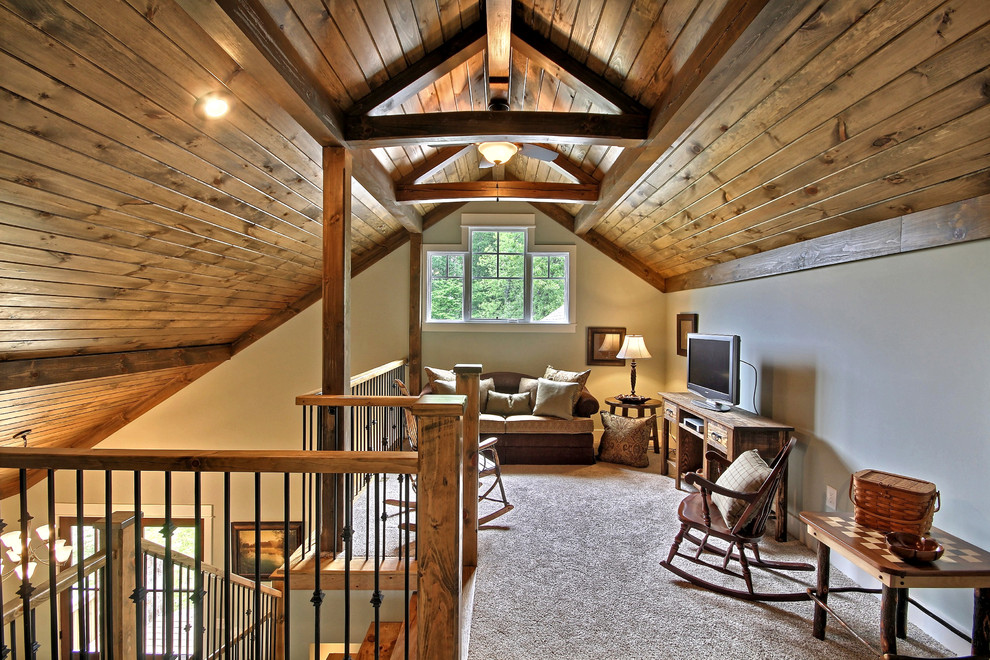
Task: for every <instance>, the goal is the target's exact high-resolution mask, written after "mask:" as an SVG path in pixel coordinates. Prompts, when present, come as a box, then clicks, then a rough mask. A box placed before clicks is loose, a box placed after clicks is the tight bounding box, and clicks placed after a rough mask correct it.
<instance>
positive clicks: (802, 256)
mask: <svg viewBox="0 0 990 660" xmlns="http://www.w3.org/2000/svg"><path fill="white" fill-rule="evenodd" d="M987 238H990V195H984V196H982V197H975V198H973V199H967V200H965V201H962V202H956V203H955V204H948V205H946V206H940V207H938V208H934V209H929V210H927V211H918V212H916V213H910V214H908V215H904V216H901V217H899V218H891V219H890V220H883V221H881V222H874V223H872V224H869V225H865V226H863V227H856V228H855V229H849V230H846V231H842V232H838V233H835V234H829V235H828V236H821V237H819V238H814V239H811V240H808V241H803V242H801V243H796V244H794V245H788V246H785V247H781V248H777V249H775V250H768V251H766V252H761V253H759V254H754V255H751V256H748V257H741V258H739V259H734V260H732V261H727V262H725V263H722V264H715V265H712V266H708V267H705V268H699V269H698V270H694V271H691V272H689V273H684V274H682V275H677V276H674V277H669V278H667V290H668V291H684V290H686V289H699V288H702V287H708V286H716V285H718V284H729V283H730V282H741V281H744V280H752V279H757V278H761V277H770V276H771V275H782V274H784V273H794V272H798V271H802V270H808V269H811V268H821V267H823V266H832V265H835V264H841V263H848V262H850V261H859V260H860V259H872V258H874V257H883V256H887V255H892V254H901V253H904V252H912V251H914V250H923V249H926V248H932V247H941V246H943V245H953V244H955V243H965V242H968V241H976V240H983V239H987Z"/></svg>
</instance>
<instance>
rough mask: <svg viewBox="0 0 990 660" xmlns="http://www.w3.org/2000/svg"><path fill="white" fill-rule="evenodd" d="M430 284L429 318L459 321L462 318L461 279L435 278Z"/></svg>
mask: <svg viewBox="0 0 990 660" xmlns="http://www.w3.org/2000/svg"><path fill="white" fill-rule="evenodd" d="M430 286H431V289H430V320H432V321H460V320H461V319H463V318H464V312H463V306H464V280H463V279H456V278H444V279H435V280H432V281H431V282H430Z"/></svg>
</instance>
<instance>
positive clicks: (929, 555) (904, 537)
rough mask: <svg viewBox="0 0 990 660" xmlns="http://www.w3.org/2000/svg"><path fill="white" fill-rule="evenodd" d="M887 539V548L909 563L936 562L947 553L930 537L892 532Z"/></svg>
mask: <svg viewBox="0 0 990 660" xmlns="http://www.w3.org/2000/svg"><path fill="white" fill-rule="evenodd" d="M886 539H887V547H888V548H890V549H891V551H893V553H894V554H895V555H898V556H899V557H903V558H904V559H906V560H908V561H916V562H930V561H935V560H936V559H938V558H939V557H941V556H942V553H943V552H945V549H944V548H943V547H942V545H941V544H940V543H939V542H938V541H936V540H935V539H933V538H931V537H929V536H918V535H917V534H912V533H910V532H890V533H889V534H887V536H886Z"/></svg>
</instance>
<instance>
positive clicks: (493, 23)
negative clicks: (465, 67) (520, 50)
mask: <svg viewBox="0 0 990 660" xmlns="http://www.w3.org/2000/svg"><path fill="white" fill-rule="evenodd" d="M485 21H486V23H487V25H488V52H487V57H486V58H485V65H486V67H487V73H488V100H489V103H491V102H504V103H506V104H508V102H509V72H510V71H511V67H510V66H509V62H510V59H509V48H510V46H509V44H510V38H509V34H510V31H511V27H512V0H486V1H485Z"/></svg>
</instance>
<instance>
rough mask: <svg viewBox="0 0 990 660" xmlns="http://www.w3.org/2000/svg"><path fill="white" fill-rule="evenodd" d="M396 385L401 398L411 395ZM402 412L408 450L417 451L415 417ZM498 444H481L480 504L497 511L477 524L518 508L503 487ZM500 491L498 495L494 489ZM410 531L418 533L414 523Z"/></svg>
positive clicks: (492, 440)
mask: <svg viewBox="0 0 990 660" xmlns="http://www.w3.org/2000/svg"><path fill="white" fill-rule="evenodd" d="M395 386H396V387H397V388H399V392H401V393H402V396H409V389H408V388H407V387H406V384H405V383H403V382H402V381H401V380H399V379H398V378H396V379H395ZM402 411H403V412H404V413H405V416H406V444H407V447H408V449H410V450H412V451H416V449H417V443H418V435H417V434H418V430H417V426H416V417H415V416H414V415H413V414H412V412H411V411H410V410H409V408H403V409H402ZM497 442H498V438H486V439H484V440H482V441H480V442H479V443H478V502H479V503H483V502H492V503H494V504H496V505H498V508H497V509H496V510H495V511H492V512H490V513H486V514H485V515H483V516H480V517H479V518H478V524H479V525H484V524H485V523H489V522H491V521H492V520H495V519H496V518H498V517H499V516H504V515H505V514H507V513H508V512H509V511H512V509H514V508H515V506H514V505H512V504H509V500H508V498H507V497H506V496H505V486H503V485H502V464H501V463H500V462H499V460H498V451H497V450H496V449H495V444H496V443H497ZM492 476H493V477H495V479H494V480H492V482H491V484H490V485H488V486H486V485H485V484H484V483H483V482H482V481H481V480H482V479H485V478H487V477H492ZM412 487H413V490H415V489H416V479H415V477H412ZM496 488H497V489H498V493H496V492H495V489H496ZM385 503H386V504H392V505H394V506H400V507H405V506H406V503H404V502H400V501H399V500H385ZM408 506H409V508H411V509H413V510H415V509H416V503H415V502H409V503H408ZM410 528H411V529H413V530H415V529H416V526H415V524H412V525H410Z"/></svg>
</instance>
